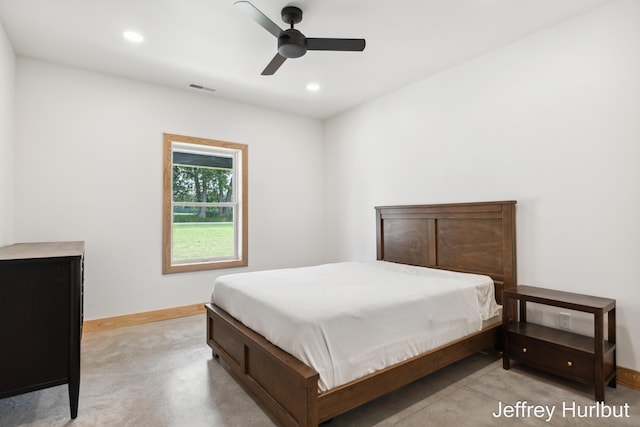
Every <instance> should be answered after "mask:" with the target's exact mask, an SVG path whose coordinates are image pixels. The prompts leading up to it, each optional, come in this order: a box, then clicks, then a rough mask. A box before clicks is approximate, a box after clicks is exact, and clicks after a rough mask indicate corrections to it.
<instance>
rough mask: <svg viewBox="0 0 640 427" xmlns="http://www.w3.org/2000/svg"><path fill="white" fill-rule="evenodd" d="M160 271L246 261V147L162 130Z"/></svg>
mask: <svg viewBox="0 0 640 427" xmlns="http://www.w3.org/2000/svg"><path fill="white" fill-rule="evenodd" d="M162 204H163V207H162V211H163V214H162V215H163V221H162V272H163V273H177V272H182V271H196V270H205V269H213V268H229V267H242V266H246V265H247V253H248V251H247V146H246V145H244V144H237V143H233V142H224V141H215V140H211V139H202V138H194V137H190V136H181V135H172V134H164V179H163V201H162Z"/></svg>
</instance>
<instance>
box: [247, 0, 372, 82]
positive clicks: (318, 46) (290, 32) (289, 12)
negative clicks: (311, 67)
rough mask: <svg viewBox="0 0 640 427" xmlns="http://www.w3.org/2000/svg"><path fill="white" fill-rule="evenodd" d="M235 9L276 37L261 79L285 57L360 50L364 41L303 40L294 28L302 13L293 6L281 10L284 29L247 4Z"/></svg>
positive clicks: (301, 35) (273, 70)
mask: <svg viewBox="0 0 640 427" xmlns="http://www.w3.org/2000/svg"><path fill="white" fill-rule="evenodd" d="M235 5H236V6H238V7H239V8H240V9H241V10H242V11H243V12H244V13H245V14H246V15H248V16H249V17H250V18H251V19H253V20H254V21H256V22H257V23H258V24H259V25H260V26H261V27H262V28H264V29H265V30H267V31H269V32H270V33H271V34H273V35H274V36H276V37H277V38H278V53H276V56H274V57H273V59H272V60H271V62H269V64H268V65H267V67H266V68H265V69H264V70H263V71H262V75H263V76H270V75H273V74H274V73H275V72H276V71H277V70H278V68H280V66H281V65H282V64H283V63H284V61H286V60H287V58H298V57H300V56H302V55H304V54H305V53H307V51H308V50H337V51H358V52H360V51H363V50H364V46H365V40H364V39H332V38H311V37H305V35H304V34H302V33H301V32H300V31H298V30H296V29H295V28H293V25H294V24H297V23H299V22H300V21H302V10H301V9H300V8H298V7H295V6H286V7H284V8H283V9H282V20H283V21H284V22H286V23H287V24H289V25H290V28H288V29H286V30H283V29H281V28H280V27H279V26H278V25H277V24H276V23H275V22H273V21H272V20H271V19H269V18H267V16H266V15H265V14H264V13H262V12H260V11H259V10H258V9H257V8H256V7H255V6H254V5H252V4H251V3H249V2H248V1H237V2H235Z"/></svg>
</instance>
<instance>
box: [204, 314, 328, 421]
mask: <svg viewBox="0 0 640 427" xmlns="http://www.w3.org/2000/svg"><path fill="white" fill-rule="evenodd" d="M205 307H206V309H207V344H208V345H209V346H210V347H211V348H212V350H213V354H214V356H218V357H219V358H220V359H222V361H223V362H224V363H225V364H226V365H227V366H228V368H229V369H230V370H231V372H232V373H234V374H235V376H236V378H237V379H238V380H239V381H240V382H241V383H242V384H243V385H245V386H246V387H247V388H248V389H249V390H250V391H251V392H253V393H254V394H255V395H256V396H257V398H258V399H259V400H260V402H261V403H262V404H263V405H265V406H266V407H267V409H268V410H269V411H270V412H271V414H273V415H274V416H275V417H276V418H277V420H278V421H279V422H280V423H281V424H283V425H285V426H317V425H318V378H319V375H318V373H317V372H316V371H315V370H313V369H311V368H310V367H309V366H307V365H305V364H304V363H302V362H300V361H299V360H298V359H296V358H295V357H293V356H291V355H290V354H289V353H287V352H285V351H282V350H280V349H279V348H277V347H275V346H273V345H272V344H271V343H269V342H268V341H267V340H266V339H265V338H264V337H262V336H261V335H259V334H257V333H255V332H254V331H252V330H251V329H249V328H247V327H246V326H244V325H243V324H242V323H240V322H238V321H237V320H236V319H234V318H233V317H232V316H230V315H229V314H228V313H227V312H225V311H224V310H222V309H221V308H220V307H217V306H215V305H213V304H206V305H205Z"/></svg>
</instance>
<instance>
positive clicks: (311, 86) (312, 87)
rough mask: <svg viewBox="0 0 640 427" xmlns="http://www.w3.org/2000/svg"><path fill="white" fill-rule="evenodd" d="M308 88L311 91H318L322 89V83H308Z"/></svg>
mask: <svg viewBox="0 0 640 427" xmlns="http://www.w3.org/2000/svg"><path fill="white" fill-rule="evenodd" d="M307 90H308V91H309V92H317V91H319V90H320V85H319V84H318V83H309V84H307Z"/></svg>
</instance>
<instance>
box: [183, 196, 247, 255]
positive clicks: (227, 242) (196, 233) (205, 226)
mask: <svg viewBox="0 0 640 427" xmlns="http://www.w3.org/2000/svg"><path fill="white" fill-rule="evenodd" d="M233 227H234V226H233V208H232V207H208V208H198V207H184V206H176V207H174V211H173V230H172V231H173V239H172V243H173V245H172V253H173V257H172V258H173V260H174V261H178V262H180V261H183V262H184V261H189V260H203V259H210V258H216V257H234V256H236V251H235V236H234V228H233Z"/></svg>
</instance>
